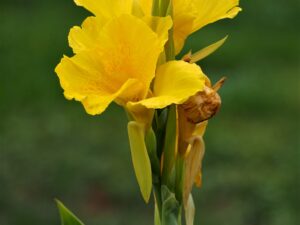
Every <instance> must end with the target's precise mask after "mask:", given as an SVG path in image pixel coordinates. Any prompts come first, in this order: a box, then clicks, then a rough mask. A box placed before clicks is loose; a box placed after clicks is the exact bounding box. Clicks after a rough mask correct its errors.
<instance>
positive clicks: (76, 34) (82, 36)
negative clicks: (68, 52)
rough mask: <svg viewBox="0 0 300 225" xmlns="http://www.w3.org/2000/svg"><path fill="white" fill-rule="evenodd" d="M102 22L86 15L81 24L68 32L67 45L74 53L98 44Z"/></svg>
mask: <svg viewBox="0 0 300 225" xmlns="http://www.w3.org/2000/svg"><path fill="white" fill-rule="evenodd" d="M102 27H103V23H102V22H101V21H100V20H98V19H97V18H96V17H94V16H90V17H88V18H87V19H86V20H85V21H84V22H83V23H82V25H81V27H79V26H74V27H73V28H72V29H71V30H70V33H69V38H68V39H69V45H70V47H72V49H73V52H74V53H79V52H81V51H86V50H91V49H93V48H95V47H96V46H97V44H98V45H99V36H100V31H101V29H102Z"/></svg>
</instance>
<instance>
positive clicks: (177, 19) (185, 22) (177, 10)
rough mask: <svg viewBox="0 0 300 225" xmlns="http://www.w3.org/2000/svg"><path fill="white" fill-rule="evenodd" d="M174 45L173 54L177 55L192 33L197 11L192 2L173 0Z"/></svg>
mask: <svg viewBox="0 0 300 225" xmlns="http://www.w3.org/2000/svg"><path fill="white" fill-rule="evenodd" d="M173 3H174V4H173V6H174V16H173V20H174V45H175V52H176V54H178V53H179V52H180V51H181V49H182V47H183V45H184V42H185V40H186V38H187V37H188V35H190V34H191V33H192V32H193V24H194V20H195V19H196V16H197V11H196V10H195V8H194V5H193V3H192V0H174V2H173Z"/></svg>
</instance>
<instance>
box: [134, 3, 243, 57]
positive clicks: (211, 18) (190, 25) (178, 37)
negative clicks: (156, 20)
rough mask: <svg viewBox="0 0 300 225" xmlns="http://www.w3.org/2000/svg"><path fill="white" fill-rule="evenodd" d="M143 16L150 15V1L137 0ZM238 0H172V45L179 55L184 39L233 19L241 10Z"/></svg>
mask: <svg viewBox="0 0 300 225" xmlns="http://www.w3.org/2000/svg"><path fill="white" fill-rule="evenodd" d="M139 1H140V4H141V7H142V8H143V10H144V12H145V14H150V13H151V8H152V4H151V3H152V0H139ZM238 5H239V0H173V8H174V15H173V23H174V42H175V43H174V44H175V49H176V53H179V52H180V51H181V49H182V47H183V45H184V42H185V40H186V38H187V37H188V36H189V35H190V34H192V33H194V32H196V31H197V30H199V29H201V28H202V27H204V26H206V25H207V24H210V23H214V22H216V21H218V20H221V19H225V18H234V17H235V16H236V15H237V14H238V12H239V11H241V8H239V7H238Z"/></svg>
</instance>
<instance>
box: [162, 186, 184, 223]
mask: <svg viewBox="0 0 300 225" xmlns="http://www.w3.org/2000/svg"><path fill="white" fill-rule="evenodd" d="M162 199H163V205H162V225H178V224H180V218H181V216H180V214H181V210H180V208H181V207H180V204H179V202H178V201H177V200H176V198H175V194H174V193H172V192H171V191H170V190H169V189H168V188H167V186H165V185H163V186H162Z"/></svg>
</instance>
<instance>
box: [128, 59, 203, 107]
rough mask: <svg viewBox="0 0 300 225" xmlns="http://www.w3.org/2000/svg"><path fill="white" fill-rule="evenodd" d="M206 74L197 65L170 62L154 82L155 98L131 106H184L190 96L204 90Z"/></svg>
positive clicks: (157, 73)
mask: <svg viewBox="0 0 300 225" xmlns="http://www.w3.org/2000/svg"><path fill="white" fill-rule="evenodd" d="M204 82H205V78H204V74H203V72H202V71H201V69H200V67H199V66H197V65H196V64H189V63H186V62H184V61H170V62H168V63H166V64H163V65H161V66H160V67H159V68H158V70H157V72H156V76H155V80H154V97H151V98H148V99H145V100H142V101H140V102H136V103H134V102H130V103H129V104H130V105H132V106H134V105H139V104H141V105H143V106H145V107H147V108H156V109H157V108H164V107H166V106H168V105H171V104H182V103H183V102H185V101H186V100H187V99H188V98H189V97H190V96H192V95H194V94H195V93H197V92H198V91H201V90H203V88H204Z"/></svg>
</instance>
